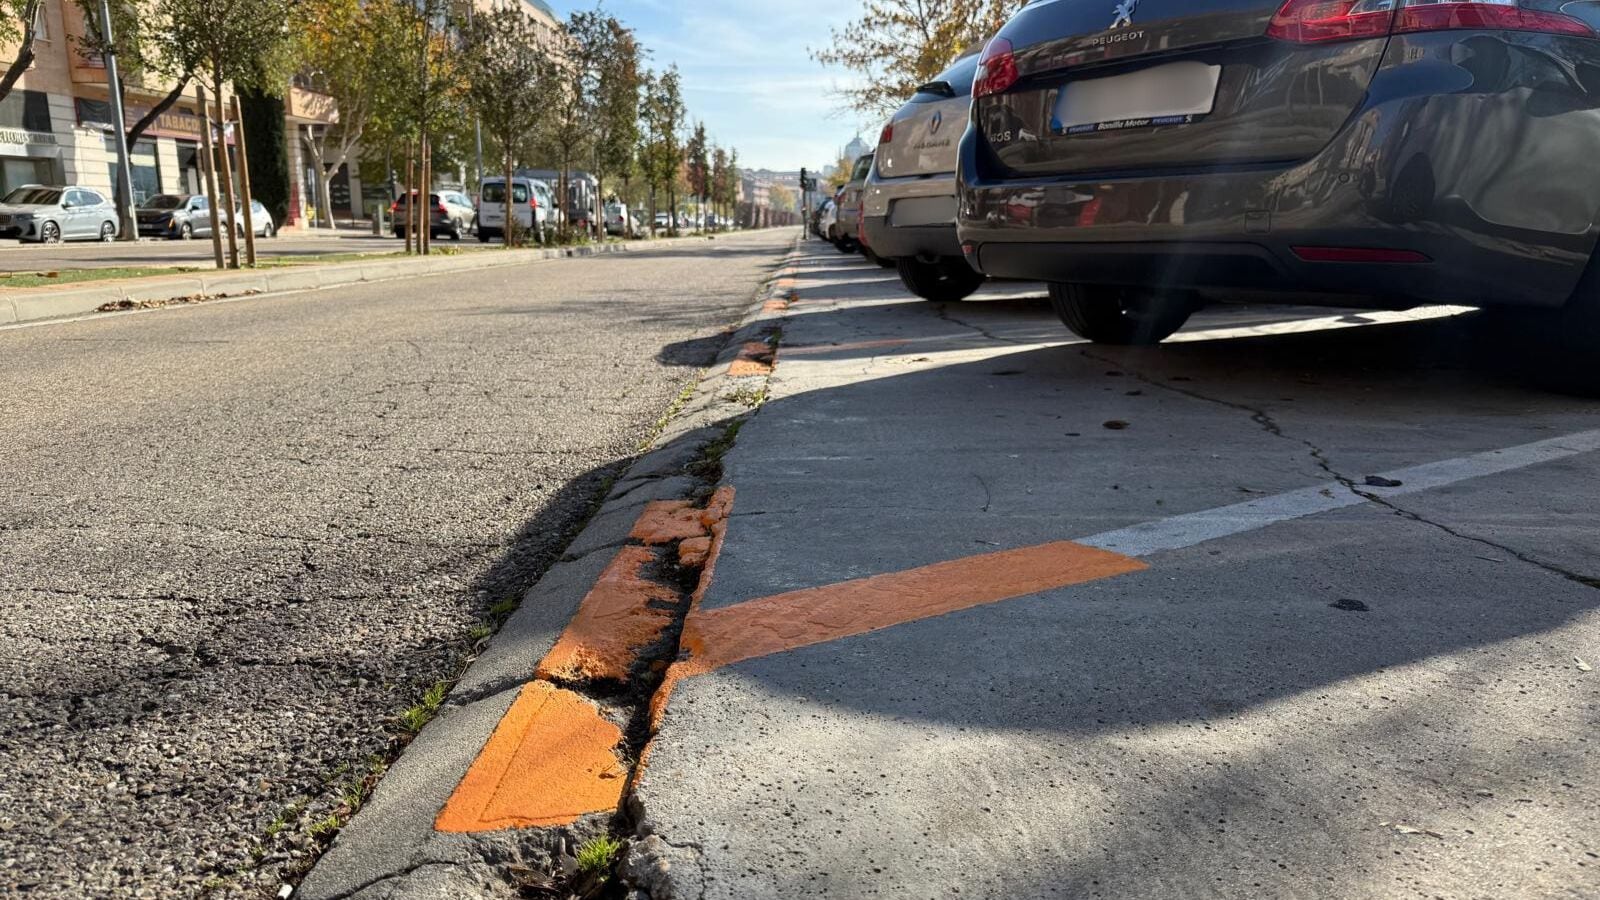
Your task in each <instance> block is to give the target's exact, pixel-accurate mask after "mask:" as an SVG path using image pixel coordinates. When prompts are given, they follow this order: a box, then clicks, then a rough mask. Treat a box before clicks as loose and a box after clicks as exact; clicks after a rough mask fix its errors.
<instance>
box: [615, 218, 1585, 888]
mask: <svg viewBox="0 0 1600 900" xmlns="http://www.w3.org/2000/svg"><path fill="white" fill-rule="evenodd" d="M807 246H808V253H807V255H806V257H805V258H804V259H803V260H802V262H801V264H800V271H799V274H798V276H797V277H796V279H795V281H796V290H797V292H798V297H799V299H798V302H796V303H793V304H791V306H790V309H789V311H788V312H787V314H786V315H787V321H786V323H785V325H784V335H783V343H782V347H781V349H780V351H779V355H778V363H777V367H776V371H775V373H774V375H773V377H772V380H771V384H770V396H769V399H768V401H767V403H766V405H765V406H763V407H762V408H761V410H760V411H759V413H757V414H756V415H755V416H754V417H753V418H752V419H751V420H750V421H749V422H748V423H747V424H746V425H745V426H744V427H743V428H742V430H741V431H740V433H739V442H738V444H737V446H736V447H735V448H734V449H733V450H732V452H730V453H729V454H728V455H727V456H726V457H725V459H724V467H725V470H726V480H727V481H728V483H730V484H732V485H733V486H734V487H735V488H736V489H737V491H738V495H737V500H736V502H735V505H734V509H733V514H732V517H731V518H730V520H729V524H728V531H727V538H726V544H725V546H724V548H723V551H722V554H721V557H720V559H719V560H718V562H717V567H716V578H715V580H714V582H713V583H712V585H711V588H710V590H709V591H708V592H707V594H706V596H705V600H704V603H703V606H702V609H701V611H697V613H696V614H695V615H704V616H706V621H721V622H723V623H729V622H735V621H744V622H749V623H753V624H754V625H766V626H767V629H768V630H769V631H772V632H774V633H780V632H781V633H782V634H785V635H791V636H792V637H791V638H790V639H789V640H788V643H787V644H785V646H786V647H788V648H789V649H786V650H780V651H777V652H772V651H771V649H770V648H768V649H765V650H763V651H762V652H761V653H760V654H757V655H754V656H741V655H740V654H739V653H737V652H730V651H728V650H726V649H721V650H720V651H719V648H718V647H717V646H715V645H713V644H712V643H711V641H712V637H706V638H705V639H704V641H703V645H704V646H705V647H707V648H708V651H709V652H710V654H711V655H713V656H715V655H716V654H717V653H718V652H721V653H722V654H723V655H724V657H726V658H733V659H740V660H742V661H738V662H734V663H732V664H729V665H727V666H725V667H723V668H719V669H717V670H715V671H712V672H710V673H709V674H697V675H694V676H693V677H689V678H686V679H685V680H684V681H683V682H682V683H681V684H680V685H679V686H678V687H677V689H676V692H675V693H674V694H673V695H672V698H671V702H670V704H669V705H668V706H667V710H666V715H665V717H664V719H663V721H662V725H661V729H660V733H659V734H658V736H657V738H656V739H655V743H654V746H653V749H652V753H651V757H650V765H649V767H648V768H647V769H646V770H645V772H644V775H643V776H642V778H641V781H640V785H639V790H638V797H637V801H638V806H639V810H640V815H641V826H640V830H641V837H642V838H643V840H642V841H641V842H640V843H639V844H636V851H637V854H636V855H642V856H643V857H645V859H644V861H643V862H642V863H641V865H640V866H639V869H640V871H647V872H654V873H656V874H657V875H661V877H662V878H665V879H666V880H669V881H670V882H671V889H670V890H671V896H674V897H700V898H707V900H719V898H720V900H758V898H783V900H790V898H795V897H827V898H833V900H846V898H858V897H860V898H865V897H884V896H893V897H908V898H909V897H923V898H941V900H942V898H949V897H956V896H960V897H980V898H996V900H1000V898H1004V900H1018V898H1034V897H1056V896H1059V897H1073V898H1093V897H1105V898H1130V900H1131V898H1147V897H1291V896H1292V897H1306V898H1313V897H1315V898H1323V897H1326V898H1349V897H1413V896H1414V897H1428V898H1452V900H1454V898H1504V897H1518V898H1523V897H1530V898H1535V897H1536V898H1544V897H1549V898H1579V897H1593V896H1597V895H1600V840H1597V838H1596V835H1600V752H1597V750H1596V744H1595V740H1594V735H1595V729H1596V726H1597V725H1600V673H1596V672H1595V668H1596V666H1600V538H1597V535H1600V403H1597V402H1596V401H1595V399H1593V398H1592V397H1583V396H1573V395H1566V394H1562V393H1557V392H1552V391H1550V390H1547V389H1543V388H1540V387H1536V386H1534V385H1536V384H1537V383H1539V380H1540V379H1539V378H1537V377H1534V376H1537V374H1538V370H1539V368H1540V364H1541V359H1540V356H1539V353H1538V350H1537V348H1536V347H1528V346H1519V345H1516V344H1514V343H1511V342H1509V341H1508V340H1507V339H1506V337H1505V335H1504V334H1503V333H1502V332H1497V331H1496V329H1495V328H1494V327H1493V326H1492V323H1491V322H1486V321H1484V319H1485V317H1483V316H1480V315H1478V314H1475V313H1470V312H1467V311H1461V310H1429V309H1424V310H1416V311H1412V312H1409V313H1348V312H1345V311H1341V310H1327V309H1309V308H1291V307H1268V306H1244V307H1238V306H1235V307H1228V306H1223V307H1214V308H1211V309H1208V310H1206V311H1204V312H1202V313H1201V314H1200V315H1198V316H1196V318H1195V320H1194V321H1193V322H1191V323H1190V325H1189V326H1188V328H1186V329H1185V330H1184V331H1183V332H1182V333H1180V334H1179V335H1178V336H1177V337H1176V338H1175V339H1174V340H1172V341H1170V342H1168V343H1167V344H1164V345H1162V346H1160V347H1155V348H1117V347H1099V346H1091V345H1088V344H1084V343H1082V342H1077V341H1074V340H1072V339H1070V335H1068V333H1067V332H1066V331H1065V330H1064V328H1063V327H1062V326H1061V325H1060V324H1059V322H1058V321H1057V320H1056V319H1055V317H1054V315H1053V314H1052V312H1051V310H1050V308H1049V305H1048V302H1047V301H1046V300H1045V299H1044V298H1043V296H1042V291H1040V290H1039V289H1037V288H1036V287H1033V286H1028V285H998V286H992V287H991V288H989V289H988V290H986V291H985V292H984V293H983V294H981V295H979V297H977V298H975V300H974V301H973V302H967V303H960V304H945V305H934V304H928V303H925V302H921V301H918V300H915V299H913V298H911V297H910V296H908V295H907V294H905V293H904V291H903V290H901V288H900V286H899V284H898V283H897V281H896V280H895V279H894V277H893V275H892V274H891V273H888V272H885V271H883V270H881V269H878V268H876V267H873V266H869V265H866V264H865V263H863V262H861V261H860V260H859V259H855V258H851V257H842V256H840V255H838V254H837V253H835V252H834V251H833V249H832V248H828V247H824V246H823V245H821V244H819V243H816V242H811V243H810V244H808V245H807ZM1061 542H1072V543H1071V544H1066V545H1063V544H1062V543H1061ZM1073 545H1076V547H1077V548H1078V549H1076V550H1074V549H1070V548H1071V547H1072V546H1073ZM1085 547H1087V548H1091V549H1096V550H1109V551H1114V552H1118V553H1126V554H1128V555H1129V556H1131V557H1134V558H1136V560H1137V562H1138V563H1139V564H1140V565H1139V566H1137V567H1131V568H1132V569H1133V570H1130V569H1126V568H1125V569H1123V570H1122V571H1121V573H1120V574H1114V575H1111V576H1108V577H1099V576H1097V577H1088V576H1085V577H1071V572H1070V565H1068V564H1063V566H1064V571H1066V572H1067V574H1065V575H1061V576H1059V580H1058V581H1055V582H1052V583H1051V584H1050V585H1048V586H1046V587H1045V588H1044V589H1035V590H1031V591H1029V590H1020V591H1019V592H1017V593H1015V594H1014V595H1013V596H1012V597H1011V599H1003V600H1001V601H999V602H993V603H989V602H987V601H984V602H981V603H980V602H977V601H973V602H968V601H966V600H964V599H963V598H964V596H966V595H972V596H977V595H982V594H984V593H985V592H986V591H987V590H989V588H990V586H991V584H992V583H993V581H994V580H996V579H998V578H1000V576H996V575H995V573H994V568H993V566H992V565H991V566H989V567H987V568H985V566H984V563H983V560H985V559H986V558H992V557H993V556H994V555H996V554H1018V555H1016V556H1007V557H1006V558H1007V559H1014V560H1018V561H1019V562H1018V563H1017V567H1018V568H1019V569H1020V568H1021V567H1022V566H1025V565H1030V564H1034V563H1036V562H1038V561H1039V560H1045V561H1050V560H1056V559H1058V557H1059V558H1065V559H1067V560H1068V561H1069V562H1070V560H1071V559H1075V558H1082V557H1084V556H1085V555H1086V551H1085V550H1084V548H1085ZM1125 558H1126V557H1125ZM932 566H938V567H939V568H937V569H931V568H928V567H932ZM1146 567H1147V568H1146ZM1045 568H1046V569H1048V567H1045ZM918 572H922V573H936V574H937V577H933V576H931V575H930V576H927V577H924V578H923V580H922V581H921V582H913V581H909V580H905V579H904V578H902V580H901V581H888V582H886V581H884V580H882V579H883V578H890V579H892V578H895V577H900V576H908V575H915V574H916V573H918ZM968 572H985V573H988V574H987V575H986V576H985V578H987V579H989V580H968V578H969V576H967V575H966V574H964V573H968ZM1004 574H1005V577H1011V574H1012V573H1004ZM880 576H881V578H879V577H880ZM866 578H879V580H877V581H873V582H867V583H865V584H860V583H858V582H857V581H856V580H858V579H866ZM1002 580H1003V579H1002ZM930 582H933V583H932V584H930ZM913 583H915V584H917V585H919V586H918V587H917V590H920V591H923V592H924V594H923V595H921V596H917V597H906V598H903V599H902V598H900V597H899V596H898V595H897V593H896V592H895V591H891V590H886V589H885V585H886V584H897V585H906V584H913ZM795 592H802V593H795ZM907 593H909V589H907ZM808 600H810V601H815V602H816V603H817V604H818V606H817V608H816V611H815V612H814V613H812V614H809V615H807V614H796V615H795V616H794V617H793V618H792V619H791V620H789V621H785V622H782V623H777V622H773V621H772V620H771V619H770V617H768V618H763V616H764V615H766V613H764V610H765V609H770V608H772V607H773V606H774V605H775V604H777V603H778V602H779V601H782V603H783V604H787V605H786V606H784V607H783V608H785V609H789V608H793V607H800V606H802V605H803V603H804V602H806V601H808ZM824 601H826V602H824ZM897 602H898V603H901V604H902V606H903V610H901V611H900V614H899V616H898V618H896V612H897V607H896V603H897ZM868 607H870V608H872V609H873V610H874V613H873V615H874V616H875V617H876V618H875V619H874V620H873V621H872V622H871V623H869V625H870V626H871V627H870V628H866V627H856V626H854V625H852V623H851V620H850V619H851V612H850V611H851V610H852V609H862V608H868ZM950 609H954V611H953V612H952V611H948V610H950ZM929 610H931V612H929ZM741 615H743V616H745V618H744V619H740V618H739V617H740V616H741ZM890 619H893V621H894V622H895V624H889V625H887V626H885V625H884V622H885V621H888V620H890ZM780 626H781V628H780ZM689 629H690V630H691V631H692V630H693V629H694V615H691V621H690V625H689ZM708 634H710V635H713V636H715V635H721V636H722V639H723V640H730V641H737V640H739V635H740V632H739V631H738V630H737V629H732V628H727V627H725V628H723V629H722V630H720V631H715V630H714V631H711V632H708ZM651 860H655V861H656V863H662V862H664V863H665V864H666V866H667V867H666V868H665V869H663V868H661V866H660V865H658V864H654V863H651ZM661 873H666V874H664V875H662V874H661ZM651 877H652V878H654V877H656V876H654V875H652V876H651ZM663 893H665V891H658V892H657V893H656V894H655V895H654V896H657V897H660V896H662V894H663Z"/></svg>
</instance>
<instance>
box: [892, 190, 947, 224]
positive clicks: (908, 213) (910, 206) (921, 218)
mask: <svg viewBox="0 0 1600 900" xmlns="http://www.w3.org/2000/svg"><path fill="white" fill-rule="evenodd" d="M955 223H956V198H954V197H910V198H907V199H905V200H896V201H895V203H894V206H893V207H892V208H890V210H889V224H890V225H893V226H894V227H896V228H915V227H917V226H920V225H954V224H955Z"/></svg>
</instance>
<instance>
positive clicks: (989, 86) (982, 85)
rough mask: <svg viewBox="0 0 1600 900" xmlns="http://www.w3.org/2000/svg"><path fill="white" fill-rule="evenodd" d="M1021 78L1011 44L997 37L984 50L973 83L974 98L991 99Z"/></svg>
mask: <svg viewBox="0 0 1600 900" xmlns="http://www.w3.org/2000/svg"><path fill="white" fill-rule="evenodd" d="M1019 77H1021V76H1019V75H1018V74H1017V57H1016V55H1015V54H1013V53H1012V52H1011V42H1010V41H1008V40H1006V39H1005V38H1002V37H997V38H995V39H994V40H992V41H990V42H989V46H987V47H985V48H983V56H982V57H981V58H980V59H979V60H978V77H977V78H976V79H974V80H973V82H972V96H974V97H989V96H993V95H994V94H998V93H1001V92H1003V91H1006V90H1009V89H1010V88H1011V86H1012V85H1014V84H1016V83H1017V79H1018V78H1019Z"/></svg>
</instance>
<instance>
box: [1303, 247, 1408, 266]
mask: <svg viewBox="0 0 1600 900" xmlns="http://www.w3.org/2000/svg"><path fill="white" fill-rule="evenodd" d="M1293 249H1294V255H1295V256H1298V257H1300V258H1301V259H1302V260H1305V261H1306V262H1326V263H1426V262H1433V260H1431V259H1429V258H1428V257H1427V255H1425V254H1422V253H1418V252H1417V251H1415V250H1387V249H1382V248H1378V247H1295V248H1293Z"/></svg>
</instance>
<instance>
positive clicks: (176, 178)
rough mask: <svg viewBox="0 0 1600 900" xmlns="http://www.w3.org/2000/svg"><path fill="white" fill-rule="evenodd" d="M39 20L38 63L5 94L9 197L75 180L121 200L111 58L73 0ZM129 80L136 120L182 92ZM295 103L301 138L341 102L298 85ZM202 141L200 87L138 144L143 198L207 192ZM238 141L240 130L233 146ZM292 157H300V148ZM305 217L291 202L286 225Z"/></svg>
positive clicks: (11, 51) (136, 191) (294, 123)
mask: <svg viewBox="0 0 1600 900" xmlns="http://www.w3.org/2000/svg"><path fill="white" fill-rule="evenodd" d="M39 16H40V21H39V25H38V37H37V38H36V40H35V43H34V53H35V59H34V62H33V65H32V66H31V67H30V68H29V69H28V71H27V72H26V73H24V74H23V76H22V78H21V80H19V81H18V82H17V85H16V87H14V88H13V89H12V91H11V93H10V94H9V95H7V96H6V97H5V98H4V99H3V100H0V194H3V193H9V192H10V191H11V190H12V189H13V188H16V187H19V186H21V185H23V184H68V185H80V186H82V187H87V188H91V189H94V190H97V191H100V192H102V193H104V194H105V195H106V196H108V197H109V196H112V195H113V193H114V185H115V183H116V159H117V157H116V140H115V132H114V129H113V128H112V125H111V120H112V115H111V105H110V102H109V98H110V90H109V88H108V86H107V78H106V67H105V62H104V60H102V59H100V58H99V57H98V55H96V54H90V53H86V52H84V51H83V48H82V47H81V45H80V44H79V38H81V36H82V35H83V34H84V33H85V23H84V20H83V14H82V11H81V10H80V9H79V7H78V5H77V4H76V3H74V2H72V0H43V2H42V4H41V7H40V12H39ZM15 58H16V48H15V47H9V48H5V49H3V50H0V59H3V60H4V62H6V63H9V62H10V61H11V60H12V59H15ZM123 79H124V81H125V82H126V84H125V88H126V90H125V91H124V94H125V97H126V102H125V104H124V107H125V115H126V122H127V124H128V125H129V126H131V125H132V124H133V123H135V122H137V121H139V120H140V119H142V118H143V117H144V116H145V115H146V114H147V113H148V112H149V111H150V110H151V109H153V108H154V107H155V106H156V105H157V104H158V103H160V101H161V100H162V99H163V98H164V97H165V96H166V95H167V93H168V91H170V90H171V88H172V84H171V83H170V82H167V83H161V82H155V81H147V80H145V79H144V78H142V77H141V76H140V75H139V74H138V73H131V74H130V73H126V72H125V73H124V76H123ZM323 99H324V100H325V98H323ZM285 108H286V110H287V115H286V117H285V118H286V122H285V126H286V127H285V132H286V133H287V134H289V135H295V134H298V132H299V130H300V128H301V126H302V125H303V124H307V123H320V124H324V125H325V124H327V123H328V122H329V121H331V120H332V117H334V116H335V113H334V112H333V110H332V108H331V104H328V103H325V102H319V101H318V95H315V94H312V93H311V92H308V91H304V90H302V89H300V88H291V89H290V90H289V95H288V96H287V97H286V98H285ZM201 137H202V135H201V118H200V114H199V106H198V100H197V95H196V93H195V92H194V90H193V89H192V88H191V90H190V91H189V92H188V94H187V96H185V97H183V98H182V99H180V100H179V101H178V102H177V103H175V104H174V105H173V106H172V107H171V108H170V109H169V110H167V112H165V113H164V114H162V115H161V116H160V117H159V118H158V119H157V120H156V122H155V124H154V125H153V126H152V127H151V128H150V129H149V130H148V131H146V132H145V133H144V135H143V137H142V138H141V139H140V140H139V142H138V144H137V145H136V146H132V147H129V148H128V150H129V164H130V167H131V168H132V171H133V195H134V202H135V203H136V204H137V203H140V202H142V201H143V200H145V199H146V198H148V197H150V196H153V195H155V194H161V193H199V192H200V191H201V190H202V189H203V188H202V183H201V174H200V173H201V168H200V148H201ZM233 140H234V138H233V136H232V135H231V134H230V135H229V137H228V141H229V142H230V144H231V142H232V141H233ZM290 153H291V155H293V154H294V153H295V148H294V147H293V146H291V147H290ZM303 177H304V175H303V167H300V166H291V175H290V178H291V184H290V194H291V196H292V197H297V198H303V197H306V196H308V192H307V191H306V190H305V189H304V187H305V185H304V182H303ZM304 214H305V209H304V203H303V202H302V203H299V204H298V205H296V204H291V208H290V212H289V220H288V221H287V222H284V223H280V224H281V225H283V226H287V227H290V228H293V227H294V226H295V225H297V224H298V223H299V222H300V221H302V220H303V218H304Z"/></svg>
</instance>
